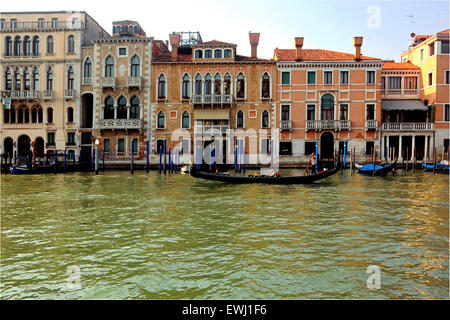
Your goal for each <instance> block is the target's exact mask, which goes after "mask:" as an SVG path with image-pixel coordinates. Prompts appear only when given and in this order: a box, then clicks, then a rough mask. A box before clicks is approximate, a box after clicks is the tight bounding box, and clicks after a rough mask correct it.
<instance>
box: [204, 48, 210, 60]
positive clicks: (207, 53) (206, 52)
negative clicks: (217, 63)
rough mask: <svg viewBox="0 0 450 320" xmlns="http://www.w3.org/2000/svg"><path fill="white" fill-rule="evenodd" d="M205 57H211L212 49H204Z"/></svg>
mask: <svg viewBox="0 0 450 320" xmlns="http://www.w3.org/2000/svg"><path fill="white" fill-rule="evenodd" d="M205 58H206V59H211V58H212V50H209V49H208V50H205Z"/></svg>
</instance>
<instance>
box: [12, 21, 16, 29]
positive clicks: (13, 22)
mask: <svg viewBox="0 0 450 320" xmlns="http://www.w3.org/2000/svg"><path fill="white" fill-rule="evenodd" d="M11 28H13V29H15V28H17V19H11Z"/></svg>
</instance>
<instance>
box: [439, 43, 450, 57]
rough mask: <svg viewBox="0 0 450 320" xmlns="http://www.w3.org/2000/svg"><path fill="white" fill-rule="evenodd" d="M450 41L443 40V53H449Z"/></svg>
mask: <svg viewBox="0 0 450 320" xmlns="http://www.w3.org/2000/svg"><path fill="white" fill-rule="evenodd" d="M449 44H450V41H448V40H441V53H442V54H449V53H450V48H449Z"/></svg>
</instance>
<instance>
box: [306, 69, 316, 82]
mask: <svg viewBox="0 0 450 320" xmlns="http://www.w3.org/2000/svg"><path fill="white" fill-rule="evenodd" d="M315 83H316V73H315V72H311V71H310V72H308V84H315Z"/></svg>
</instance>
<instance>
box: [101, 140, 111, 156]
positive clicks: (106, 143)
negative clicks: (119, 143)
mask: <svg viewBox="0 0 450 320" xmlns="http://www.w3.org/2000/svg"><path fill="white" fill-rule="evenodd" d="M103 150H104V151H105V153H109V152H111V140H110V139H103Z"/></svg>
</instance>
